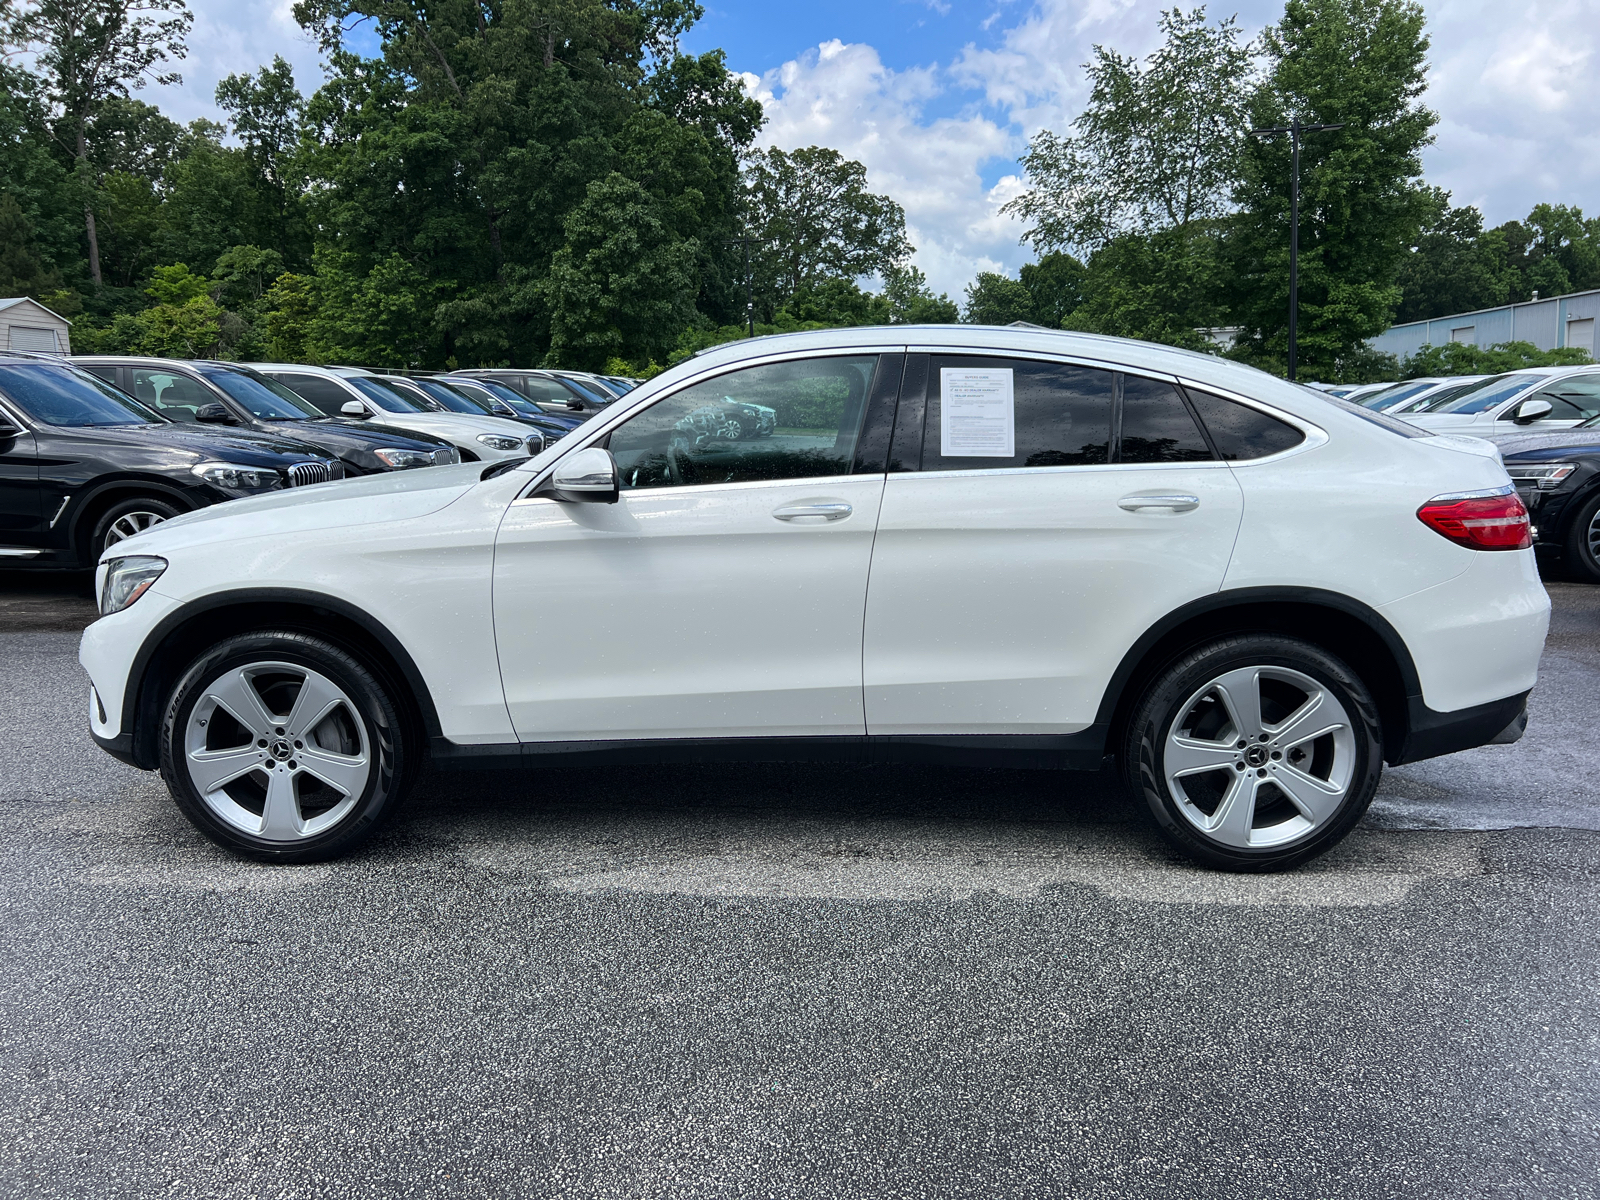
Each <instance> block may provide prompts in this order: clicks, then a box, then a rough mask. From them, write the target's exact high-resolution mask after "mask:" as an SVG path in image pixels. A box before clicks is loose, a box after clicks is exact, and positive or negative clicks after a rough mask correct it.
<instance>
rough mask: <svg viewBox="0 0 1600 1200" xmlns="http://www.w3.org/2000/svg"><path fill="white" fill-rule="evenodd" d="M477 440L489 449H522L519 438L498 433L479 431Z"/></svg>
mask: <svg viewBox="0 0 1600 1200" xmlns="http://www.w3.org/2000/svg"><path fill="white" fill-rule="evenodd" d="M478 440H479V441H480V442H482V443H483V444H484V445H485V446H487V447H489V449H491V450H521V449H524V446H523V444H522V439H521V438H514V437H506V436H505V435H504V434H500V433H480V434H479V435H478Z"/></svg>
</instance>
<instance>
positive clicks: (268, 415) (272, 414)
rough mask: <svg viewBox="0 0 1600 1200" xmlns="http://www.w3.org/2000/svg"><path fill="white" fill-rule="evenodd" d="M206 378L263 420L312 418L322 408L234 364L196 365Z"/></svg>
mask: <svg viewBox="0 0 1600 1200" xmlns="http://www.w3.org/2000/svg"><path fill="white" fill-rule="evenodd" d="M195 369H196V370H197V371H199V372H200V374H202V375H204V376H205V377H206V379H208V380H209V381H210V382H212V383H213V384H215V385H216V386H217V387H219V388H221V389H222V390H223V391H225V392H227V393H228V395H230V396H232V397H233V398H234V399H235V400H237V401H238V402H239V403H240V404H242V405H244V406H245V408H247V409H249V410H250V412H251V413H253V414H254V415H255V416H256V418H257V419H259V420H262V421H314V420H317V419H319V418H322V417H323V416H324V413H323V412H322V410H321V409H319V408H316V407H314V406H313V405H311V404H309V403H308V402H306V401H304V400H302V399H300V397H299V396H296V395H295V394H294V393H293V392H291V391H290V390H289V389H288V388H286V387H284V386H283V384H281V383H277V382H275V381H273V380H271V379H268V378H267V377H266V376H265V375H257V374H256V373H255V372H254V371H241V370H239V369H237V368H235V367H196V368H195Z"/></svg>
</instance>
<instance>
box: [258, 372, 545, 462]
mask: <svg viewBox="0 0 1600 1200" xmlns="http://www.w3.org/2000/svg"><path fill="white" fill-rule="evenodd" d="M248 365H249V366H251V367H252V368H254V369H255V370H257V371H259V372H261V373H262V374H263V375H266V376H267V377H268V378H270V379H272V380H274V381H276V382H278V383H281V384H282V385H283V386H284V387H286V388H288V389H289V390H290V391H291V392H294V393H295V395H297V396H299V397H300V398H301V399H302V400H306V401H308V402H309V403H311V404H313V405H315V406H316V407H317V408H318V409H319V410H321V411H322V412H325V413H327V414H328V415H329V416H330V417H340V416H343V417H349V418H351V419H352V420H357V421H363V422H366V423H367V424H371V425H382V426H385V427H387V428H390V429H396V430H402V431H407V430H409V431H412V432H416V433H431V434H432V435H433V436H434V437H440V438H444V439H445V440H446V441H448V442H450V443H451V444H453V445H454V446H455V447H456V449H458V450H460V451H461V460H462V461H463V462H476V461H479V460H482V461H486V462H499V461H502V460H505V459H511V458H527V457H529V456H530V455H532V454H535V453H537V452H538V451H539V450H540V449H542V448H543V444H544V438H543V437H542V436H538V435H530V433H529V432H528V427H527V426H526V425H523V424H521V423H520V422H518V421H512V420H508V419H506V418H504V417H491V416H489V415H488V414H484V415H482V416H478V415H476V414H472V413H454V412H434V411H431V410H430V409H427V408H425V407H424V406H423V401H422V400H421V399H420V398H418V397H416V396H415V395H413V394H412V393H410V392H408V391H405V390H403V389H402V388H399V387H396V386H395V385H394V384H392V383H390V382H389V381H388V380H387V379H386V378H385V377H384V376H382V375H379V374H378V373H377V372H375V371H364V370H361V369H360V368H357V367H308V366H304V365H302V364H299V363H250V364H248Z"/></svg>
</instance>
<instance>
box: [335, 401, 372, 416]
mask: <svg viewBox="0 0 1600 1200" xmlns="http://www.w3.org/2000/svg"><path fill="white" fill-rule="evenodd" d="M339 411H340V413H342V414H343V415H344V416H347V417H356V418H358V419H359V418H361V417H368V416H371V415H372V414H371V413H370V412H369V411H368V409H367V406H366V405H365V404H363V403H361V401H359V400H346V401H345V402H344V403H343V404H341V405H340V406H339Z"/></svg>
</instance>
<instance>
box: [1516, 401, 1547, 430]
mask: <svg viewBox="0 0 1600 1200" xmlns="http://www.w3.org/2000/svg"><path fill="white" fill-rule="evenodd" d="M1555 410H1556V409H1555V405H1553V404H1551V403H1550V401H1548V400H1541V399H1539V398H1538V397H1537V396H1535V397H1534V398H1533V399H1531V400H1524V401H1523V402H1522V403H1521V404H1519V405H1517V415H1516V416H1514V417H1512V418H1511V419H1512V420H1513V421H1515V422H1516V423H1517V424H1518V425H1532V424H1533V423H1534V422H1535V421H1539V420H1542V419H1543V418H1545V417H1548V416H1549V415H1550V414H1551V413H1553V412H1555Z"/></svg>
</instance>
